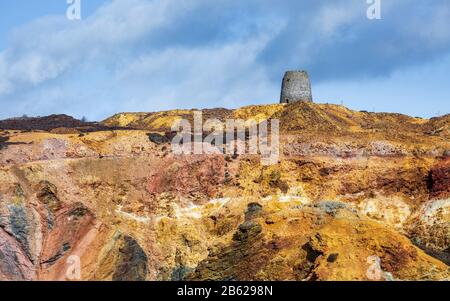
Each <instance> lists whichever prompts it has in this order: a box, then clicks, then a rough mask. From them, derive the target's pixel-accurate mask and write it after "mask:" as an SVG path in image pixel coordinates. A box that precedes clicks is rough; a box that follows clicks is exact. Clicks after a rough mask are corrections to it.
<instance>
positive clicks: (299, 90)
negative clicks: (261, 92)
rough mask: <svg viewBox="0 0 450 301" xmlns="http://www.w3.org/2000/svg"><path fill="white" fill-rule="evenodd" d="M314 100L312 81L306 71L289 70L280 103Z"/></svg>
mask: <svg viewBox="0 0 450 301" xmlns="http://www.w3.org/2000/svg"><path fill="white" fill-rule="evenodd" d="M296 101H313V99H312V92H311V82H310V81H309V77H308V73H307V72H306V71H288V72H286V74H285V75H284V78H283V85H282V87H281V99H280V103H292V102H296Z"/></svg>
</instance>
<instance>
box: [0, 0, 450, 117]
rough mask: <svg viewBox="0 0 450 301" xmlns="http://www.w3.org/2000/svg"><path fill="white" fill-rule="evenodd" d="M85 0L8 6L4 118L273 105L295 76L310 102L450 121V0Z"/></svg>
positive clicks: (0, 15) (21, 1) (1, 21)
mask: <svg viewBox="0 0 450 301" xmlns="http://www.w3.org/2000/svg"><path fill="white" fill-rule="evenodd" d="M80 1H81V2H80V3H81V20H70V19H69V18H67V15H66V11H67V9H68V8H69V6H70V4H68V3H67V0H38V1H29V0H15V1H1V2H0V107H1V108H2V109H1V110H0V119H3V118H9V117H16V116H22V115H24V114H26V115H28V116H44V115H49V114H62V113H64V114H69V115H72V116H74V117H77V118H81V117H82V116H85V117H87V119H88V120H102V119H104V118H106V117H108V116H111V115H113V114H115V113H118V112H154V111H160V110H169V109H176V108H187V109H191V108H198V109H201V108H216V107H225V108H236V107H241V106H246V105H254V104H270V103H278V102H279V98H280V89H281V80H282V77H283V74H284V72H285V71H287V70H307V71H308V73H309V74H310V78H311V81H312V86H313V97H314V100H315V101H316V102H320V103H336V104H344V105H345V106H347V107H349V108H351V109H355V110H367V111H376V112H399V113H404V114H408V115H411V116H420V117H426V118H429V117H433V116H439V115H444V114H448V113H450V76H449V72H450V1H448V0H380V1H381V2H380V3H381V19H373V20H372V19H369V18H368V17H367V9H368V8H369V6H370V4H368V3H367V0H333V1H329V0H314V1H311V0H281V1H280V0H214V1H211V0H80ZM374 1H375V0H374Z"/></svg>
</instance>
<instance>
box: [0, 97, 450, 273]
mask: <svg viewBox="0 0 450 301" xmlns="http://www.w3.org/2000/svg"><path fill="white" fill-rule="evenodd" d="M203 113H204V118H210V117H217V118H218V119H219V120H222V121H223V120H225V119H227V118H241V119H244V120H247V119H250V118H254V119H256V120H258V121H262V120H266V119H270V118H277V119H279V120H280V127H281V133H280V134H281V135H280V158H279V160H278V162H275V163H276V164H273V165H269V166H264V165H262V164H261V160H260V159H261V158H259V156H258V155H239V156H238V155H235V156H233V155H231V156H229V155H217V154H215V155H206V154H205V155H175V154H173V153H172V152H171V146H170V141H169V140H170V139H168V138H167V137H171V135H169V134H167V132H168V131H170V126H171V124H172V123H173V122H174V121H176V120H178V119H179V118H186V119H188V120H192V116H193V113H192V111H189V110H177V111H170V112H160V113H148V114H146V113H141V114H132V113H129V114H118V115H115V116H113V117H111V118H109V119H108V120H106V121H105V122H103V123H102V124H97V123H96V124H94V125H95V126H94V125H90V126H91V127H90V128H89V131H86V129H83V128H79V127H78V125H77V124H75V126H76V128H72V129H68V130H67V129H64V130H61V129H57V130H55V128H51V130H50V129H47V128H44V130H49V131H37V130H35V131H31V132H30V131H26V132H21V131H16V130H11V129H8V130H4V131H1V132H0V259H1V260H0V279H1V280H113V281H121V280H298V281H300V280H373V281H379V280H381V281H384V280H449V279H450V273H449V266H448V264H449V263H450V260H449V247H450V241H449V239H450V235H449V229H450V226H449V225H450V199H449V197H450V195H449V191H450V190H449V188H450V186H449V183H450V180H449V171H450V160H449V158H448V157H447V158H446V156H445V154H446V151H448V150H449V149H450V142H449V139H450V137H449V135H448V131H447V130H446V129H447V128H448V126H449V123H448V122H449V119H448V116H444V117H441V118H435V119H432V120H424V119H418V118H411V117H408V116H404V115H399V114H373V113H366V112H355V111H351V110H349V109H346V108H344V107H340V106H334V105H319V104H313V103H303V102H299V103H294V104H289V105H271V106H252V107H248V108H241V109H237V110H224V109H220V110H219V109H218V110H205V111H204V112H203ZM45 120H51V119H45ZM35 125H39V120H33V126H35ZM46 125H48V124H46ZM50 126H51V124H50ZM60 126H61V125H58V127H60ZM63 126H67V125H63ZM83 126H84V125H83ZM111 127H114V128H111ZM127 127H129V128H127Z"/></svg>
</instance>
